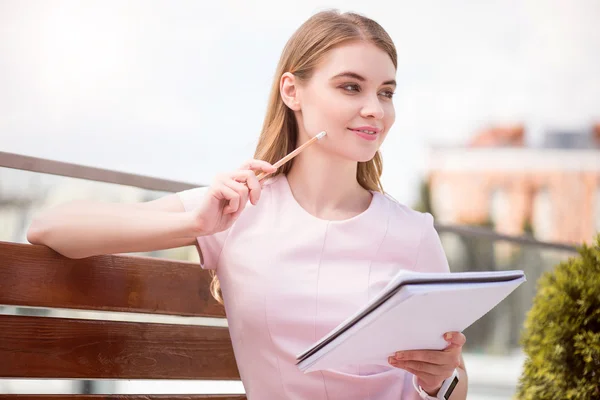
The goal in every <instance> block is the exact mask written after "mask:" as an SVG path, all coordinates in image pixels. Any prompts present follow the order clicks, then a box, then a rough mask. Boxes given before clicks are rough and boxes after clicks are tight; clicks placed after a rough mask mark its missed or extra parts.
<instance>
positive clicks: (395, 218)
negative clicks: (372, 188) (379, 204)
mask: <svg viewBox="0 0 600 400" xmlns="http://www.w3.org/2000/svg"><path fill="white" fill-rule="evenodd" d="M378 194H379V196H381V198H382V199H383V203H384V204H385V206H386V208H387V210H388V215H389V219H390V226H391V227H392V228H393V227H396V228H398V229H402V230H405V231H406V230H411V231H412V232H413V233H415V232H416V231H418V232H421V233H424V231H425V230H428V229H433V223H434V220H433V216H432V215H431V214H430V213H428V212H421V211H417V210H415V209H413V208H411V207H409V206H408V205H406V204H403V203H401V202H399V201H398V200H396V199H395V198H393V197H392V196H391V195H390V194H388V193H385V192H384V193H378Z"/></svg>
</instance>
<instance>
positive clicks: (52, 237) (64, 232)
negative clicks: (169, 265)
mask: <svg viewBox="0 0 600 400" xmlns="http://www.w3.org/2000/svg"><path fill="white" fill-rule="evenodd" d="M200 231H201V227H199V226H198V223H197V219H196V218H194V215H193V213H191V212H185V210H184V207H183V204H182V203H181V200H180V199H179V198H178V196H177V195H176V194H171V195H167V196H165V197H163V198H160V199H158V200H154V201H150V202H146V203H136V204H119V203H99V202H90V201H75V202H70V203H66V204H63V205H60V206H58V207H55V208H52V209H49V210H46V211H44V212H42V213H40V214H39V215H38V216H36V217H35V218H34V220H33V222H32V224H31V226H30V227H29V230H28V231H27V240H29V242H31V243H33V244H41V245H45V246H48V247H50V248H52V249H54V250H55V251H57V252H59V253H61V254H62V255H64V256H66V257H69V258H85V257H90V256H93V255H99V254H114V253H129V252H144V251H153V250H161V249H168V248H174V247H181V246H187V245H191V244H194V242H195V238H196V237H197V236H199V235H200Z"/></svg>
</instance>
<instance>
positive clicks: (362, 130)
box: [348, 126, 381, 140]
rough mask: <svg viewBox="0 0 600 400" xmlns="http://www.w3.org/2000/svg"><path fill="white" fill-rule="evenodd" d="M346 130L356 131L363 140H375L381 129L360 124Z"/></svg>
mask: <svg viewBox="0 0 600 400" xmlns="http://www.w3.org/2000/svg"><path fill="white" fill-rule="evenodd" d="M348 130H350V131H352V132H354V133H356V134H357V135H358V136H360V137H361V138H363V139H365V140H375V139H377V135H378V134H379V132H381V129H379V128H376V127H374V126H360V127H358V128H348Z"/></svg>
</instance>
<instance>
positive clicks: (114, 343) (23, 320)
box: [0, 315, 239, 380]
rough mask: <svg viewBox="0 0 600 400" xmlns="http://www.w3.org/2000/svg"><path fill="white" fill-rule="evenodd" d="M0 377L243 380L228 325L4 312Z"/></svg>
mask: <svg viewBox="0 0 600 400" xmlns="http://www.w3.org/2000/svg"><path fill="white" fill-rule="evenodd" d="M0 343H1V345H0V360H2V362H0V376H2V377H10V378H19V377H28V378H70V379H77V378H85V379H94V378H97V379H100V378H107V379H231V380H235V379H239V374H238V372H237V367H236V364H235V360H234V356H233V350H232V347H231V340H230V338H229V332H228V329H227V328H223V327H208V326H193V325H174V324H155V323H138V322H117V321H94V320H81V319H67V318H51V317H31V316H20V315H0Z"/></svg>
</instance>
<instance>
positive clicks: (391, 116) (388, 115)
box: [384, 102, 396, 130]
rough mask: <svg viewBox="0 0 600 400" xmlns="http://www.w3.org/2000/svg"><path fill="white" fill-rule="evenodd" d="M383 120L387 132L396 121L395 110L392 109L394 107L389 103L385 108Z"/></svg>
mask: <svg viewBox="0 0 600 400" xmlns="http://www.w3.org/2000/svg"><path fill="white" fill-rule="evenodd" d="M384 120H385V121H384V123H385V126H386V129H387V130H389V129H390V128H391V127H392V125H393V124H394V122H395V121H396V109H395V108H394V105H393V104H392V103H391V102H390V104H389V105H387V107H386V110H385V114H384Z"/></svg>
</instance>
